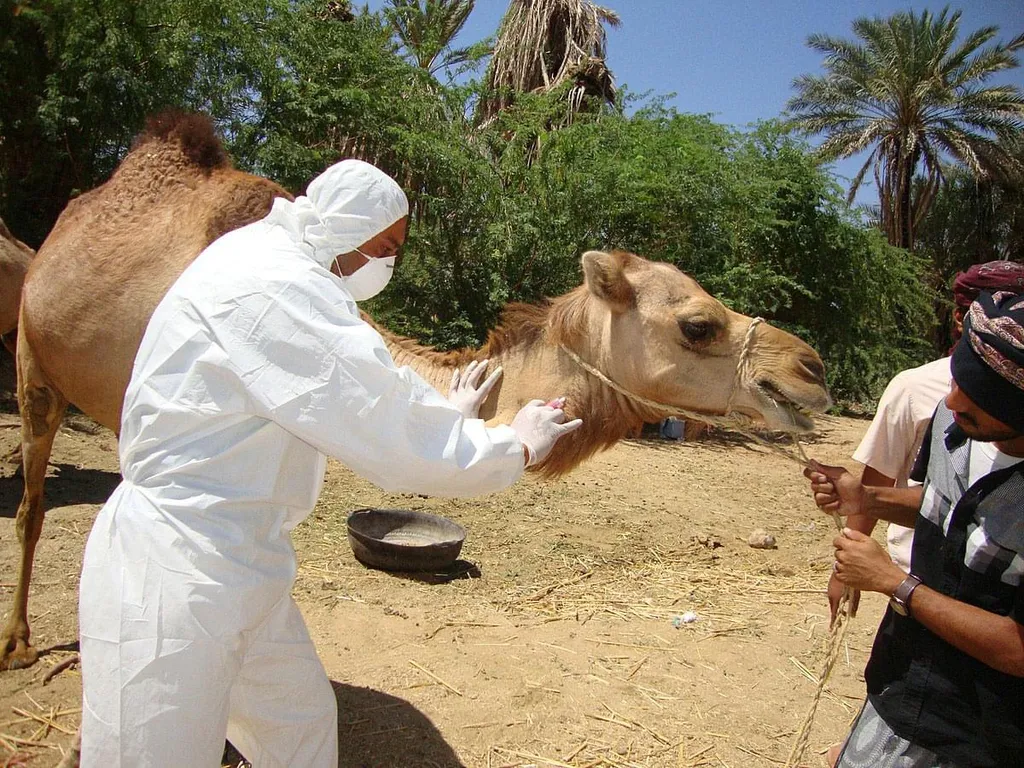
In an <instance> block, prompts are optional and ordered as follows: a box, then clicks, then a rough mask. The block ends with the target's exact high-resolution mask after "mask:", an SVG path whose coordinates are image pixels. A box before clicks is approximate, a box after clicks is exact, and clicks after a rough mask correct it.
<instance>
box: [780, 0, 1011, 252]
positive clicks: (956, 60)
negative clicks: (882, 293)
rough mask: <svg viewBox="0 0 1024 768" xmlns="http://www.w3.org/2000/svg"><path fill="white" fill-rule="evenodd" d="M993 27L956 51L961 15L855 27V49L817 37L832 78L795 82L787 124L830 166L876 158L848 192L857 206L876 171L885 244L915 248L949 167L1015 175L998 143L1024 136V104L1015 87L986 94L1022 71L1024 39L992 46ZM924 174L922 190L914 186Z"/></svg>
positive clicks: (906, 16)
mask: <svg viewBox="0 0 1024 768" xmlns="http://www.w3.org/2000/svg"><path fill="white" fill-rule="evenodd" d="M997 31H998V28H997V27H984V28H982V29H979V30H977V31H975V32H973V33H971V34H970V35H967V37H966V38H965V39H964V40H963V41H962V42H959V43H957V38H958V36H959V32H960V12H959V11H956V12H954V13H952V14H951V13H949V8H948V7H947V8H944V9H943V10H942V11H941V12H940V13H939V14H938V15H933V14H932V13H931V12H930V11H922V12H921V13H920V15H918V14H916V13H914V12H913V11H909V12H901V13H896V14H894V15H892V16H890V17H889V18H881V17H875V18H871V19H869V18H860V19H857V20H856V21H855V22H854V23H853V32H854V34H855V35H856V36H857V38H859V40H858V41H850V40H845V39H840V38H835V37H830V36H828V35H811V36H810V37H809V38H808V40H807V43H808V45H809V46H811V47H812V48H814V49H815V50H817V51H820V52H821V53H823V54H825V56H826V58H825V69H826V70H827V71H826V74H824V75H822V76H817V75H803V76H801V77H798V78H797V79H796V80H794V82H793V86H794V88H795V89H796V91H797V95H796V96H794V97H793V98H792V99H791V100H790V101H789V105H788V107H789V110H790V112H791V113H792V115H793V116H792V118H791V121H790V122H791V124H792V125H793V126H794V127H795V128H797V129H798V130H801V131H802V132H804V133H805V134H808V135H810V134H824V135H825V140H824V142H823V143H822V144H821V146H820V147H819V148H818V152H819V153H820V156H821V157H822V158H823V159H825V160H834V159H837V158H843V157H850V156H852V155H855V154H858V153H859V152H862V151H864V150H867V149H870V150H871V151H870V154H869V155H868V158H867V160H866V161H865V163H864V165H863V167H862V168H861V169H860V171H859V172H858V174H857V175H856V177H855V178H854V179H853V182H852V184H851V185H850V192H849V200H850V201H851V202H852V200H853V198H854V195H856V193H857V190H858V188H859V187H860V185H861V182H862V181H863V180H864V176H865V174H866V173H867V171H868V169H869V168H873V169H874V176H875V183H876V185H877V188H878V196H879V202H880V206H881V224H882V229H883V230H884V231H885V233H886V236H887V237H888V239H889V242H890V243H892V244H893V245H898V246H901V247H904V248H908V249H909V248H912V247H913V243H914V227H915V226H916V225H917V224H918V223H919V222H920V220H921V218H922V217H923V216H924V214H925V213H926V212H927V210H928V207H929V205H930V204H931V201H932V199H933V198H934V196H935V193H936V190H937V189H938V187H939V184H940V183H941V182H942V178H943V170H942V168H943V163H942V161H943V159H944V158H945V157H949V158H952V159H953V160H954V161H955V162H957V163H958V164H960V165H961V166H963V167H964V168H966V169H967V170H968V171H969V172H970V173H971V174H973V175H974V176H975V177H977V178H985V177H987V176H989V175H991V174H993V173H997V172H999V170H1000V169H1001V168H1002V169H1007V168H1011V167H1012V166H1014V165H1015V164H1016V162H1017V161H1016V160H1015V159H1014V158H1013V157H1012V156H1011V155H1009V154H1008V153H1007V152H1006V151H1005V149H1004V148H1003V145H1002V144H1001V143H1000V142H999V139H1004V140H1010V139H1012V138H1013V137H1014V136H1015V135H1019V134H1020V132H1021V131H1022V129H1024V95H1022V94H1021V92H1020V91H1019V90H1018V89H1017V88H1016V87H1014V86H1010V85H1002V86H997V85H985V81H986V80H987V79H988V78H989V77H990V76H991V75H992V74H994V73H996V72H1000V71H1004V70H1007V69H1012V68H1014V67H1016V66H1018V64H1019V62H1018V59H1017V57H1016V55H1015V53H1014V52H1015V51H1017V50H1019V49H1020V48H1021V47H1022V46H1024V34H1022V35H1020V36H1018V37H1016V38H1014V39H1013V40H1012V41H1010V42H1009V43H1008V44H1006V45H1002V44H993V45H988V46H987V47H983V46H986V44H987V43H989V41H990V40H992V38H993V37H994V36H995V34H996V32H997ZM919 169H920V170H921V172H922V175H923V178H924V183H923V184H920V185H917V187H916V188H915V185H914V176H915V174H916V173H917V172H918V171H919Z"/></svg>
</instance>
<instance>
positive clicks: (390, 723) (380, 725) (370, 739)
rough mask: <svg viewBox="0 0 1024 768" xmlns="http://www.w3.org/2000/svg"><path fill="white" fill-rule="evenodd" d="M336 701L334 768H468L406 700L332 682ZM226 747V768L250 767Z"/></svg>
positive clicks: (231, 748) (224, 760)
mask: <svg viewBox="0 0 1024 768" xmlns="http://www.w3.org/2000/svg"><path fill="white" fill-rule="evenodd" d="M331 686H332V687H333V688H334V695H335V696H336V697H337V699H338V768H396V766H409V767H410V768H412V767H413V766H415V768H466V766H465V765H464V764H463V762H462V761H461V760H459V758H458V756H457V755H456V754H455V750H453V749H452V748H451V747H450V746H449V745H448V742H446V741H445V740H444V737H443V736H441V733H440V731H438V730H437V728H435V727H434V724H433V723H432V722H431V721H430V718H428V717H427V716H426V715H424V714H423V713H422V712H420V711H419V710H418V709H416V707H414V706H413V705H412V704H410V703H409V702H408V701H406V700H405V699H400V698H398V697H397V696H391V695H390V694H387V693H382V692H381V691H375V690H373V689H372V688H359V687H358V686H354V685H348V684H346V683H339V682H337V681H336V680H332V681H331ZM244 760H245V759H244V758H243V757H242V756H241V755H240V754H239V753H238V752H237V751H236V750H235V748H234V747H233V746H232V745H231V744H228V745H227V746H226V749H225V751H224V757H223V758H222V760H221V762H222V764H223V766H225V768H238V767H240V766H248V763H246V762H244Z"/></svg>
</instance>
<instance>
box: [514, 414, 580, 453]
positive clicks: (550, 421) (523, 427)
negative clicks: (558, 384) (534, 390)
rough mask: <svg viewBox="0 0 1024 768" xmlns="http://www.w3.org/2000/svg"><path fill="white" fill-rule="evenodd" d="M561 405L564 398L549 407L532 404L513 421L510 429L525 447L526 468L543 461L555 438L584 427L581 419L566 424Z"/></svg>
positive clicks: (553, 445)
mask: <svg viewBox="0 0 1024 768" xmlns="http://www.w3.org/2000/svg"><path fill="white" fill-rule="evenodd" d="M564 405H565V398H564V397H559V398H556V399H554V400H552V401H550V402H548V403H545V402H544V401H543V400H531V401H530V402H528V403H527V404H526V405H524V406H523V407H522V410H520V411H519V413H517V414H516V417H515V418H514V419H512V424H511V426H512V429H513V430H514V431H515V433H516V436H517V437H518V438H519V440H520V442H521V443H522V444H523V445H525V446H526V453H527V459H526V466H528V467H532V466H533V465H534V464H539V463H540V462H542V461H544V459H546V458H547V456H548V454H549V453H551V449H552V448H554V447H555V443H556V442H557V441H558V438H560V437H562V436H563V435H567V434H569V433H570V432H572V431H574V430H576V429H579V428H580V427H581V426H583V420H582V419H573V420H572V421H566V420H565V411H563V410H562V406H564Z"/></svg>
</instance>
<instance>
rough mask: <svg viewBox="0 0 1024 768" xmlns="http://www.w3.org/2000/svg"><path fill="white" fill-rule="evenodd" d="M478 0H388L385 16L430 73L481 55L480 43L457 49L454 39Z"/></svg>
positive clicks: (411, 52) (410, 55)
mask: <svg viewBox="0 0 1024 768" xmlns="http://www.w3.org/2000/svg"><path fill="white" fill-rule="evenodd" d="M475 3H476V0H388V6H387V7H386V8H385V9H384V18H385V19H387V21H388V23H389V24H390V25H391V28H392V29H393V30H394V32H395V34H396V35H397V36H398V39H399V40H400V41H401V43H402V46H403V47H404V48H405V50H406V53H407V54H408V55H409V57H410V58H411V59H412V60H413V63H414V64H416V66H418V67H420V68H421V69H425V70H427V71H428V72H430V74H432V75H433V74H435V73H436V72H437V71H438V70H439V69H445V68H448V67H451V66H454V65H457V64H463V63H465V62H467V61H471V60H474V59H476V58H479V57H480V54H481V53H485V51H481V50H478V48H479V46H471V47H468V48H458V49H453V48H452V47H451V46H452V41H453V40H454V39H455V36H456V35H458V34H459V32H460V31H461V30H462V27H463V26H464V25H465V23H466V19H468V18H469V14H470V13H472V12H473V6H474V5H475Z"/></svg>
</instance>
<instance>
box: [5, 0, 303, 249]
mask: <svg viewBox="0 0 1024 768" xmlns="http://www.w3.org/2000/svg"><path fill="white" fill-rule="evenodd" d="M275 3H276V6H277V7H278V10H280V9H281V8H286V7H287V2H286V0H271V2H259V3H257V2H254V1H252V0H210V1H209V2H203V3H193V2H190V1H189V0H148V1H147V2H145V3H138V2H134V1H133V0H95V2H91V3H82V2H77V1H76V0H44V1H42V2H29V1H28V0H0V19H3V20H4V22H5V23H4V24H2V25H0V82H3V83H4V88H5V93H4V99H3V100H0V136H2V139H0V205H2V206H3V209H4V212H5V215H6V221H7V222H8V223H9V226H10V227H11V228H12V230H13V231H15V232H17V233H18V234H19V236H20V237H21V238H22V239H24V240H26V242H29V243H30V244H31V245H33V246H38V245H39V244H40V242H41V241H42V239H43V237H44V236H45V235H46V232H47V231H48V230H49V227H50V226H51V225H52V224H53V221H54V220H55V219H56V217H57V215H58V214H59V213H60V211H61V210H62V209H63V207H64V205H65V204H66V203H67V200H68V198H69V197H71V196H72V195H73V194H76V193H78V192H82V191H85V190H87V189H90V188H91V187H93V186H95V185H96V184H98V183H100V182H102V181H103V180H104V179H105V178H106V177H107V176H108V175H109V174H110V172H111V171H112V170H113V168H114V167H115V166H116V165H117V163H118V161H119V160H120V158H121V157H122V156H123V155H124V153H125V152H126V151H127V149H128V147H129V146H130V144H131V141H132V138H133V137H134V136H135V135H136V134H137V133H138V131H139V129H140V128H141V127H142V124H143V122H144V120H145V117H146V116H147V115H149V114H152V113H153V112H156V111H158V110H159V109H161V108H163V107H167V106H179V107H188V108H193V109H204V110H207V111H209V112H211V113H212V114H214V115H215V116H217V118H218V119H220V120H221V121H222V122H226V121H231V120H232V119H234V120H238V119H241V116H242V115H243V114H244V113H245V111H246V110H247V108H248V101H249V100H248V92H247V89H248V87H249V86H250V84H251V82H252V81H253V79H254V78H257V77H258V74H257V73H258V72H259V65H258V62H259V52H260V51H261V50H262V46H261V43H260V40H259V36H260V31H261V29H262V28H263V27H264V25H265V23H266V20H267V18H268V17H269V16H271V15H272V14H273V13H274V12H275ZM8 22H9V23H8ZM264 64H266V62H264Z"/></svg>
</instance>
